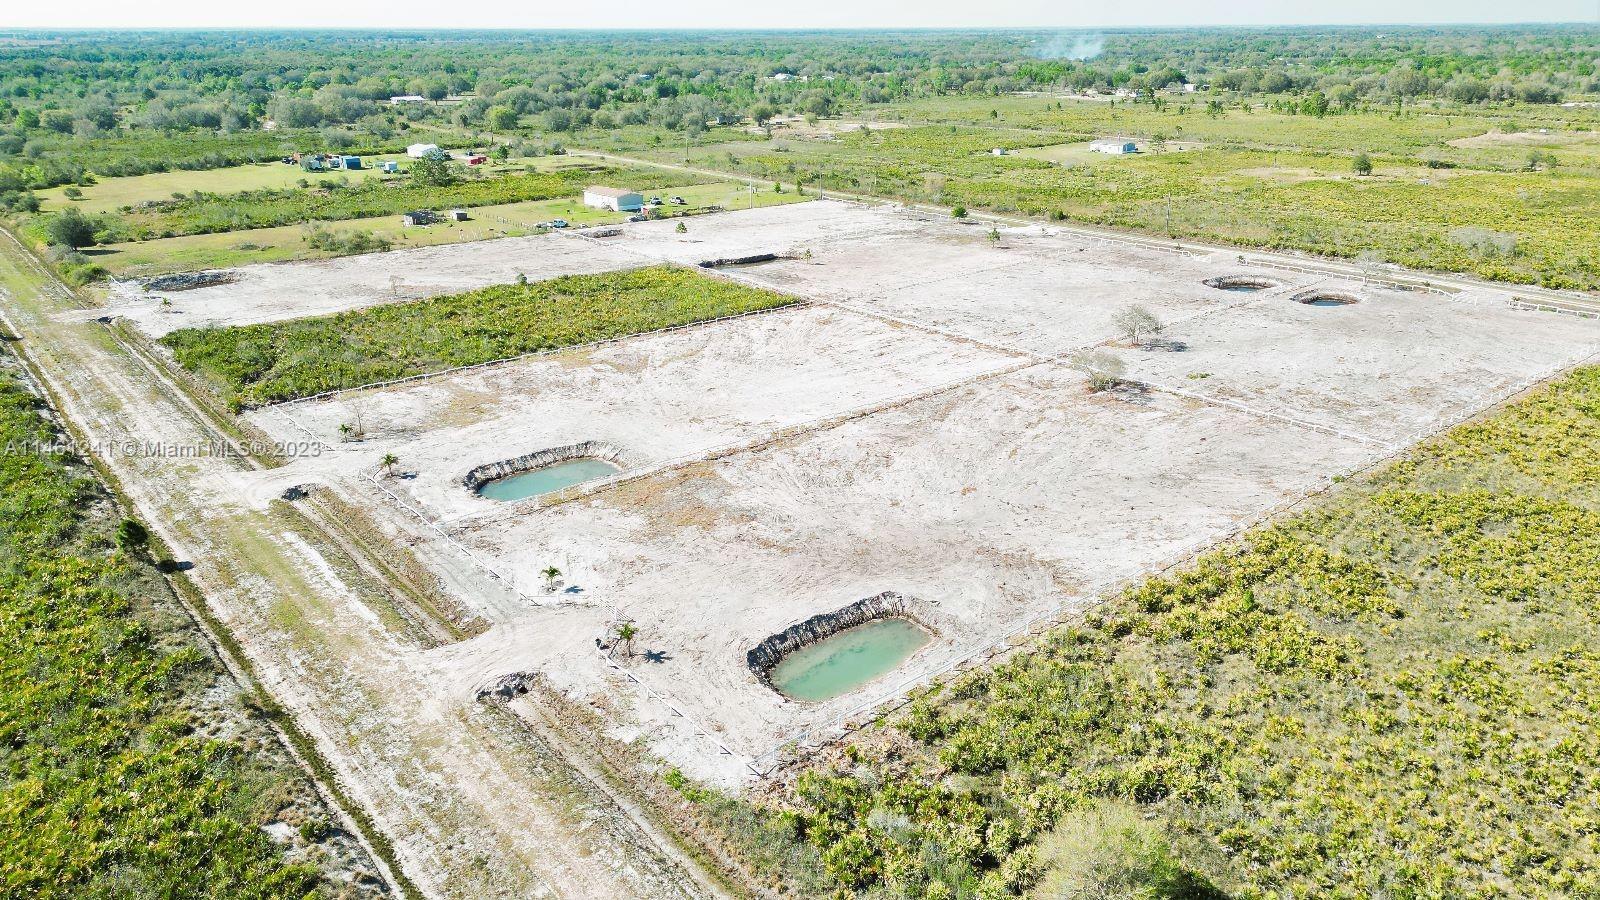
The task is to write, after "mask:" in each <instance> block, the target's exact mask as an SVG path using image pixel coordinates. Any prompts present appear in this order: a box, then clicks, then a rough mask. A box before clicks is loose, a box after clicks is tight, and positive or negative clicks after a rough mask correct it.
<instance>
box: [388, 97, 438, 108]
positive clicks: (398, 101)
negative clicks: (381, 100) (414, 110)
mask: <svg viewBox="0 0 1600 900" xmlns="http://www.w3.org/2000/svg"><path fill="white" fill-rule="evenodd" d="M427 99H428V98H426V97H424V96H422V95H421V94H401V95H400V96H398V97H390V98H389V105H390V106H399V105H400V104H402V103H422V102H424V101H426V100H427Z"/></svg>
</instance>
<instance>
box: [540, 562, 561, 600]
mask: <svg viewBox="0 0 1600 900" xmlns="http://www.w3.org/2000/svg"><path fill="white" fill-rule="evenodd" d="M539 574H540V575H543V576H544V589H545V590H546V591H547V592H549V593H552V594H553V593H555V591H556V579H557V578H560V577H561V570H560V569H558V568H556V567H555V566H545V567H544V568H543V569H540V570H539Z"/></svg>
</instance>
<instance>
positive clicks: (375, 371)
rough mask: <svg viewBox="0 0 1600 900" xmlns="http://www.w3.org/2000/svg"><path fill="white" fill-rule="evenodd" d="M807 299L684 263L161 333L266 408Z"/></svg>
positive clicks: (232, 390) (206, 371)
mask: <svg viewBox="0 0 1600 900" xmlns="http://www.w3.org/2000/svg"><path fill="white" fill-rule="evenodd" d="M794 302H796V301H795V300H794V298H792V297H787V296H784V295H782V294H778V293H775V292H772V291H765V290H757V289H754V288H748V287H744V286H743V285H738V284H734V283H731V282H728V281H724V280H721V279H717V278H712V277H709V276H706V275H702V274H700V273H699V272H696V271H692V270H689V269H683V268H677V267H673V266H650V267H646V268H640V269H632V270H627V271H621V272H611V273H606V274H601V275H571V276H565V277H562V278H556V279H552V280H550V281H542V282H534V283H531V284H507V285H500V286H497V287H490V288H483V289H481V290H476V291H469V292H467V293H463V294H454V295H449V296H444V297H435V298H433V299H430V300H422V301H418V302H414V303H402V304H396V305H392V306H380V307H374V308H370V309H361V310H355V311H352V312H345V313H339V314H337V315H333V316H324V317H320V318H312V319H299V320H295V321H290V322H282V323H274V324H264V325H246V326H239V327H232V328H213V329H185V330H181V331H174V332H172V333H171V334H168V335H166V336H165V337H163V338H161V342H162V343H163V344H165V345H166V346H167V347H168V348H170V349H171V350H172V352H173V355H174V357H175V358H176V359H177V361H178V363H179V365H181V366H183V367H184V368H186V369H189V370H190V371H192V372H195V373H196V374H198V375H200V376H202V377H204V378H206V379H208V380H209V381H210V382H211V383H213V384H214V385H216V387H217V388H218V390H219V391H220V392H221V393H223V395H224V396H226V397H227V398H228V399H229V400H230V401H232V402H235V403H237V404H241V405H260V404H267V403H276V402H279V401H283V400H292V399H295V398H297V397H308V396H312V395H315V394H320V393H323V392H326V391H332V390H342V389H345V388H353V387H360V386H362V385H366V384H372V383H375V382H380V381H388V380H392V379H395V378H403V377H406V376H409V375H420V374H425V373H428V372H437V371H441V370H444V369H449V368H454V367H457V366H466V365H473V364H476V363H483V362H491V361H493V360H497V359H506V358H509V357H513V356H519V355H522V354H526V353H532V352H536V351H540V350H552V349H556V348H560V347H567V346H572V345H575V344H583V343H589V342H593V341H598V340H605V339H609V338H616V337H623V336H625V335H629V334H637V333H640V332H645V331H654V330H657V329H661V328H667V327H670V326H674V325H686V324H689V323H692V322H700V321H704V320H707V319H715V318H718V317H721V316H728V315H734V314H737V313H745V312H753V311H756V310H763V309H773V308H777V307H780V306H787V305H789V304H791V303H794Z"/></svg>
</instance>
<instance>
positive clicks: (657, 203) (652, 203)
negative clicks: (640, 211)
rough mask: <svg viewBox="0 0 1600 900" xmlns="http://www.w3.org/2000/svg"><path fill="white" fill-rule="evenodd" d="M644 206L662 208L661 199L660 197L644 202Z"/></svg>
mask: <svg viewBox="0 0 1600 900" xmlns="http://www.w3.org/2000/svg"><path fill="white" fill-rule="evenodd" d="M644 205H645V206H660V205H661V198H660V197H651V198H650V199H649V200H646V201H645V202H644Z"/></svg>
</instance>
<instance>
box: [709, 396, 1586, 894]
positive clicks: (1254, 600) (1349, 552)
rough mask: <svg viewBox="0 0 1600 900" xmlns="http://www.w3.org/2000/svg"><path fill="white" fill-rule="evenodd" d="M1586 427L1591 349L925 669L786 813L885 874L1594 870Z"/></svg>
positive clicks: (1401, 878) (1569, 875) (887, 882)
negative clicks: (943, 667) (1263, 522)
mask: <svg viewBox="0 0 1600 900" xmlns="http://www.w3.org/2000/svg"><path fill="white" fill-rule="evenodd" d="M1597 447H1600V369H1597V368H1590V369H1585V370H1582V371H1579V372H1577V373H1575V374H1573V375H1571V376H1569V377H1567V378H1566V379H1564V380H1562V381H1561V382H1559V383H1557V384H1555V385H1553V386H1551V387H1548V388H1546V389H1544V390H1542V391H1541V392H1539V393H1537V394H1536V395H1534V396H1532V397H1530V398H1529V399H1527V400H1525V401H1523V402H1520V403H1518V404H1517V405H1515V406H1513V407H1511V408H1509V409H1507V410H1506V411H1504V412H1502V413H1500V414H1498V415H1496V416H1494V417H1492V418H1490V419H1487V420H1485V421H1482V422H1479V423H1474V424H1471V425H1468V426H1464V427H1461V428H1458V429H1456V430H1455V431H1453V432H1452V433H1450V434H1449V435H1447V436H1445V437H1443V438H1441V439H1439V440H1438V441H1436V442H1434V443H1433V444H1431V445H1429V446H1426V447H1424V448H1422V449H1421V450H1419V451H1417V452H1416V453H1414V454H1413V455H1412V456H1411V457H1410V458H1409V459H1407V460H1405V461H1403V462H1401V463H1398V464H1396V465H1393V466H1391V467H1389V468H1388V469H1386V470H1384V471H1382V472H1380V473H1378V474H1376V475H1375V476H1373V477H1372V478H1370V479H1369V480H1366V481H1364V482H1362V483H1360V484H1359V485H1355V486H1352V487H1350V488H1349V489H1348V490H1347V491H1346V492H1345V493H1342V494H1340V495H1338V496H1336V497H1334V498H1332V499H1330V500H1329V501H1327V502H1325V503H1324V504H1323V505H1321V506H1320V507H1319V508H1317V509H1314V510H1312V511H1310V512H1306V513H1303V514H1300V515H1298V516H1295V517H1294V518H1291V519H1289V520H1286V521H1283V522H1281V523H1279V524H1277V525H1275V526H1273V527H1268V528H1263V529H1259V530H1256V531H1255V532H1253V533H1251V534H1250V535H1249V536H1248V537H1247V539H1246V540H1244V541H1243V542H1242V543H1241V544H1239V545H1237V546H1234V547H1232V548H1230V549H1226V550H1223V551H1219V552H1215V553H1212V554H1209V555H1207V556H1205V557H1203V558H1201V559H1200V560H1199V561H1198V562H1197V563H1196V564H1195V565H1194V566H1192V567H1191V568H1189V569H1188V570H1186V571H1184V572H1182V573H1181V574H1178V575H1175V576H1172V577H1168V578H1160V579H1155V580H1152V581H1149V582H1147V583H1145V584H1142V585H1140V586H1137V587H1135V588H1132V589H1130V590H1129V591H1127V592H1126V593H1125V594H1123V595H1122V596H1121V597H1120V598H1118V599H1116V600H1114V601H1112V602H1111V603H1110V604H1109V605H1108V606H1106V607H1104V608H1102V610H1101V611H1099V612H1098V613H1097V614H1095V615H1092V616H1090V617H1089V618H1088V619H1087V621H1085V622H1084V623H1083V624H1081V625H1078V626H1073V627H1066V628H1061V629H1059V630H1056V631H1054V632H1053V633H1051V634H1050V635H1049V636H1048V637H1047V638H1046V639H1045V640H1044V642H1043V643H1042V644H1041V645H1039V646H1038V647H1036V648H1034V649H1033V650H1032V651H1030V652H1028V653H1025V654H1023V655H1021V656H1018V657H1016V658H1014V659H1013V660H1011V661H1009V662H1007V663H1005V664H1003V665H1000V666H997V667H994V668H991V669H987V670H983V671H979V672H975V673H972V674H969V675H966V676H963V677H961V678H958V679H956V680H955V681H954V682H952V683H950V684H949V685H947V686H945V687H943V688H942V689H936V690H933V691H930V692H928V693H927V694H926V695H924V696H922V697H920V698H918V699H917V700H916V702H915V703H914V704H913V705H912V707H911V708H910V709H909V711H908V712H907V713H904V714H901V715H899V716H897V717H896V718H894V719H893V720H892V721H891V723H890V724H889V725H888V726H887V727H884V728H880V729H875V730H874V731H872V732H869V733H868V734H867V735H866V736H865V737H864V738H862V739H861V740H859V741H858V742H857V743H856V744H854V745H853V746H850V747H847V748H845V749H844V750H843V751H841V752H839V753H838V754H837V755H836V756H835V757H834V758H833V759H831V760H827V761H823V762H820V763H818V764H815V765H814V766H813V767H812V768H811V769H810V770H808V771H806V772H804V773H803V774H801V775H800V776H799V777H798V778H797V780H796V781H795V782H794V785H793V788H792V790H791V791H790V792H789V793H788V794H787V796H786V797H785V798H784V799H783V801H782V802H781V804H780V805H781V806H782V807H783V808H781V809H772V810H770V813H769V815H770V817H771V819H772V821H773V822H774V823H775V824H774V825H773V826H772V827H773V828H774V829H776V828H777V827H778V826H779V825H782V826H784V827H786V828H788V832H787V835H789V836H792V838H793V840H795V841H798V842H802V843H804V844H806V845H809V846H810V847H811V848H813V851H814V852H816V853H818V854H820V857H821V860H822V862H823V864H824V866H825V868H826V870H827V872H828V873H830V874H831V876H832V878H833V880H834V882H835V883H836V884H837V885H838V886H840V887H843V888H846V889H848V890H847V893H849V892H859V893H862V894H870V895H871V896H875V897H879V896H891V897H917V898H927V897H939V898H951V897H958V896H959V897H972V896H977V897H988V896H1007V895H1012V894H1017V893H1021V892H1025V891H1035V890H1037V891H1038V892H1039V893H1040V894H1042V895H1043V896H1049V897H1079V896H1093V897H1130V898H1131V897H1209V896H1220V895H1221V894H1222V893H1226V894H1227V895H1232V896H1239V897H1290V896H1293V897H1320V896H1363V897H1366V896H1395V897H1466V896H1473V897H1477V896H1485V897H1488V896H1518V897H1529V896H1569V897H1576V896H1593V895H1595V894H1596V893H1597V892H1600V874H1597V873H1600V841H1597V840H1596V837H1595V836H1596V834H1597V833H1600V812H1597V810H1600V650H1597V649H1596V641H1595V635H1596V628H1597V624H1600V603H1597V602H1596V598H1597V597H1600V492H1597V491H1596V488H1595V485H1596V483H1597V477H1600V463H1597V462H1596V459H1597V458H1600V456H1597V454H1596V452H1595V451H1596V448H1597ZM724 803H726V801H725V800H721V799H715V798H712V799H706V800H702V806H703V807H704V808H706V809H707V810H715V809H718V806H717V804H724ZM723 815H725V816H726V817H727V818H728V820H729V821H731V822H739V821H741V819H740V818H739V817H738V816H736V815H733V814H731V813H724V814H723ZM739 827H744V826H739ZM746 830H748V829H746ZM784 836H785V835H784V834H778V835H777V837H772V836H771V834H770V832H769V839H768V840H769V842H770V841H772V840H777V841H779V842H780V843H781V841H782V838H783V837H784ZM791 855H793V851H791ZM751 858H752V860H764V861H765V863H766V864H767V865H769V866H771V865H775V864H776V861H777V860H779V859H781V858H783V854H781V853H778V852H776V851H775V850H772V849H766V850H764V851H763V854H762V855H761V856H759V857H758V856H757V855H756V854H753V853H752V855H751ZM797 858H798V857H797ZM1085 859H1101V860H1103V861H1104V865H1100V864H1096V865H1087V864H1085V862H1084V860H1085ZM753 865H758V866H759V865H760V863H759V862H755V863H753ZM813 877H814V875H812V874H810V873H802V875H801V876H795V883H797V884H798V883H802V881H801V878H813Z"/></svg>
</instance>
